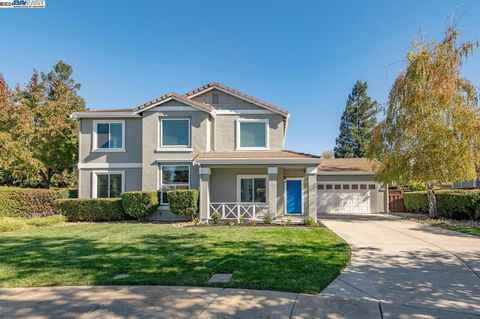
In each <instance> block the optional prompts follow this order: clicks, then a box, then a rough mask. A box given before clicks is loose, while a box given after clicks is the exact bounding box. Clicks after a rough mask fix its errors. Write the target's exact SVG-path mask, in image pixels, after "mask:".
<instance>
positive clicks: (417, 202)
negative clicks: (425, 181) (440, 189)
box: [403, 192, 428, 214]
mask: <svg viewBox="0 0 480 319" xmlns="http://www.w3.org/2000/svg"><path fill="white" fill-rule="evenodd" d="M403 204H404V205H405V210H406V211H407V212H409V213H415V214H428V198H427V193H426V192H408V193H403Z"/></svg>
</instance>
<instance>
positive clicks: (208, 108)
mask: <svg viewBox="0 0 480 319" xmlns="http://www.w3.org/2000/svg"><path fill="white" fill-rule="evenodd" d="M171 100H177V101H179V102H182V103H184V104H186V105H188V106H191V107H194V108H196V109H199V110H202V111H205V112H207V113H211V112H212V110H213V109H212V107H211V106H210V105H208V104H204V103H199V102H197V101H194V100H191V99H188V98H186V97H185V96H183V95H180V94H177V93H173V92H171V93H167V94H165V95H162V96H160V97H158V98H156V99H153V100H151V101H148V102H146V103H144V104H142V105H139V106H137V107H136V108H135V109H133V113H134V114H138V113H140V112H144V111H147V110H149V109H151V108H153V107H155V106H158V105H161V104H163V103H166V102H168V101H171Z"/></svg>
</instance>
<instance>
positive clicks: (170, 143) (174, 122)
mask: <svg viewBox="0 0 480 319" xmlns="http://www.w3.org/2000/svg"><path fill="white" fill-rule="evenodd" d="M160 146H161V147H189V146H190V119H188V118H162V119H161V120H160Z"/></svg>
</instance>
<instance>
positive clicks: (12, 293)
mask: <svg viewBox="0 0 480 319" xmlns="http://www.w3.org/2000/svg"><path fill="white" fill-rule="evenodd" d="M320 220H321V221H322V222H323V223H324V224H325V225H327V226H328V227H329V228H331V229H332V230H333V231H335V232H336V233H338V234H339V235H340V236H342V237H343V238H344V239H345V240H347V242H349V244H350V245H351V247H352V259H351V264H350V265H349V266H348V267H347V269H346V270H345V272H343V273H342V274H341V275H340V276H339V277H338V278H337V279H336V280H334V281H333V282H332V284H331V285H330V286H328V287H327V288H326V289H325V290H324V291H323V292H322V293H321V294H320V295H319V296H315V295H304V294H295V293H285V292H273V291H256V290H243V289H222V288H197V287H162V286H110V287H45V288H25V289H23V288H14V289H0V318H329V319H333V318H338V319H340V318H342V319H343V318H424V319H425V318H455V319H461V318H476V319H479V318H480V238H476V237H472V236H467V235H462V234H459V233H455V232H450V231H444V230H441V229H437V228H431V227H428V226H425V225H422V224H417V223H414V222H410V221H403V220H399V219H396V218H394V217H389V216H372V215H370V216H329V217H327V216H321V218H320ZM299 275H300V274H299Z"/></svg>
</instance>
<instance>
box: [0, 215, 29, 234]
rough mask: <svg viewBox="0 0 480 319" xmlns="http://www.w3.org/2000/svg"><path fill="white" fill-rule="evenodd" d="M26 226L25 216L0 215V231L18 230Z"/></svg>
mask: <svg viewBox="0 0 480 319" xmlns="http://www.w3.org/2000/svg"><path fill="white" fill-rule="evenodd" d="M26 227H27V223H26V219H25V218H16V217H0V233H3V232H7V231H14V230H20V229H23V228H26Z"/></svg>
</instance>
